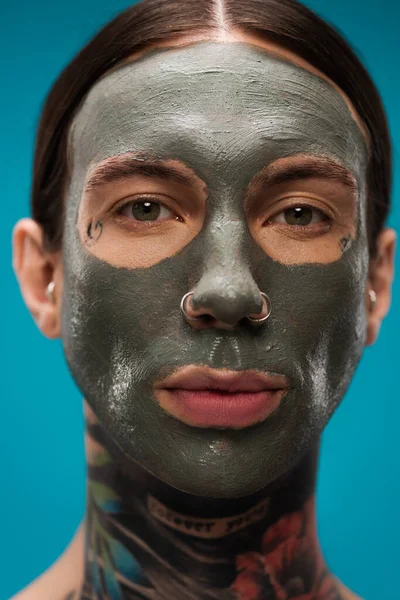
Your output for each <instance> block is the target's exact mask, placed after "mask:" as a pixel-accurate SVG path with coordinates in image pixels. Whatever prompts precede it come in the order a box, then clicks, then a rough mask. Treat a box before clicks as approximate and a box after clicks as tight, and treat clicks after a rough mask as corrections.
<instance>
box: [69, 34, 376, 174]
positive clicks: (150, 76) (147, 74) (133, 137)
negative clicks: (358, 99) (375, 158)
mask: <svg viewBox="0 0 400 600" xmlns="http://www.w3.org/2000/svg"><path fill="white" fill-rule="evenodd" d="M72 146H73V156H74V164H75V165H79V166H80V167H81V168H82V169H83V170H85V169H87V168H88V167H89V166H90V165H91V164H96V163H98V162H100V161H101V160H103V159H105V158H107V157H109V156H114V155H117V154H121V153H125V152H129V151H132V152H143V153H144V154H149V155H151V156H154V157H157V158H177V159H179V160H182V161H183V162H184V163H186V164H188V165H189V166H191V167H192V168H193V169H194V170H195V171H196V172H197V173H198V174H199V175H200V176H201V177H202V178H204V179H205V180H207V179H209V178H210V177H211V179H212V177H213V175H218V176H219V177H221V175H224V176H225V177H226V179H227V180H229V181H231V178H232V176H237V173H238V169H240V172H241V173H246V175H245V176H244V181H243V183H246V181H245V180H246V179H249V178H250V177H251V176H253V175H254V174H255V173H256V172H257V171H258V170H259V169H261V168H262V167H263V166H265V165H266V164H269V163H270V162H273V161H274V160H276V159H278V158H280V157H282V156H289V155H293V154H297V153H311V154H319V155H324V156H330V157H332V158H334V159H336V160H338V161H339V162H341V163H342V164H343V165H344V166H345V167H347V168H349V169H350V170H351V171H352V172H353V173H354V174H355V176H356V178H357V179H359V177H360V173H361V171H362V167H363V165H364V164H365V158H366V154H367V148H366V144H365V141H364V137H363V135H362V133H361V130H360V128H359V127H358V125H357V123H356V122H355V120H354V118H353V116H352V114H351V112H350V110H349V107H348V105H347V103H346V101H345V100H344V98H343V97H342V96H341V94H340V93H339V92H338V91H337V90H336V89H335V88H334V87H333V86H332V85H330V84H329V83H328V82H327V81H325V80H323V79H321V78H319V77H318V76H317V75H315V74H313V73H310V72H309V71H307V70H305V69H304V68H302V67H299V66H297V65H295V64H293V63H290V62H288V61H287V60H284V59H283V58H279V57H276V56H274V55H271V54H268V53H267V52H266V51H265V50H263V49H261V48H259V47H256V46H254V45H251V44H248V43H241V42H240V43H239V42H236V43H230V44H226V43H218V42H200V43H196V44H193V45H191V46H186V47H183V48H182V47H181V48H173V49H158V50H156V51H154V52H152V53H149V54H146V55H145V56H143V57H142V58H140V59H139V60H137V61H134V62H130V63H126V64H123V65H121V66H120V67H118V68H117V69H116V70H114V71H113V72H110V73H108V74H107V75H106V76H105V77H103V78H102V79H101V80H100V81H99V82H97V83H96V84H95V86H94V87H93V88H92V89H91V91H90V93H89V94H88V96H87V98H86V99H85V101H84V103H83V105H82V107H81V109H80V111H79V113H78V114H77V116H76V117H75V120H74V123H73V126H72Z"/></svg>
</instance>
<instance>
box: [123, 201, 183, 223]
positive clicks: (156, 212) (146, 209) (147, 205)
mask: <svg viewBox="0 0 400 600" xmlns="http://www.w3.org/2000/svg"><path fill="white" fill-rule="evenodd" d="M118 213H119V214H120V215H124V216H125V217H131V218H132V219H134V220H136V221H157V220H159V219H160V218H161V219H166V218H170V217H174V214H173V213H172V212H171V211H170V210H169V208H167V207H166V206H164V205H163V204H160V203H159V202H154V201H152V200H140V201H136V202H128V203H127V204H124V206H122V207H121V208H120V209H119V210H118Z"/></svg>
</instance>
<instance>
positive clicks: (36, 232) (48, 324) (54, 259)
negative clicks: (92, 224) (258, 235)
mask: <svg viewBox="0 0 400 600" xmlns="http://www.w3.org/2000/svg"><path fill="white" fill-rule="evenodd" d="M60 264H61V260H60V256H59V254H58V253H49V252H47V251H46V250H44V248H43V232H42V229H41V227H40V225H39V224H38V223H36V221H34V220H33V219H21V220H20V221H18V223H17V224H16V225H15V227H14V230H13V268H14V272H15V274H16V277H17V279H18V282H19V285H20V289H21V293H22V296H23V298H24V301H25V304H26V305H27V307H28V309H29V311H30V313H31V314H32V317H33V319H34V321H35V322H36V324H37V326H38V327H39V329H40V331H41V332H42V333H43V335H45V336H46V337H48V338H50V339H54V338H57V337H60V310H61V294H57V292H56V290H54V293H53V295H54V301H52V300H51V299H50V298H49V297H48V295H47V294H46V288H47V286H48V284H49V283H50V281H52V280H53V279H55V278H57V279H58V280H60V274H59V271H60ZM59 283H60V286H59V287H60V288H61V287H62V285H61V284H62V281H59Z"/></svg>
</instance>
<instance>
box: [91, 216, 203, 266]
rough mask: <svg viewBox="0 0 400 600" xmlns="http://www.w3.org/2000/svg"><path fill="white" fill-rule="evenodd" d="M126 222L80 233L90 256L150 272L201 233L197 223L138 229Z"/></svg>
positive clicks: (102, 224)
mask: <svg viewBox="0 0 400 600" xmlns="http://www.w3.org/2000/svg"><path fill="white" fill-rule="evenodd" d="M126 221H128V222H127V223H124V225H120V224H117V223H115V221H113V220H112V219H107V218H105V219H102V220H98V221H96V222H92V223H89V225H88V226H87V227H86V231H83V232H80V238H81V242H82V244H83V245H84V247H85V249H86V250H87V252H89V253H90V254H93V255H94V256H96V257H97V258H99V259H101V260H103V261H106V262H107V263H109V264H110V265H113V266H115V267H124V268H128V269H138V268H147V267H151V266H152V265H155V264H157V263H158V262H160V261H162V260H164V259H166V258H170V257H171V256H174V255H175V254H177V253H178V252H179V251H180V250H182V249H183V248H184V247H185V246H187V244H189V243H190V242H191V241H192V240H193V238H194V237H195V236H196V235H197V234H198V232H199V231H200V229H201V223H200V222H197V221H194V220H190V221H188V222H185V223H181V222H178V221H176V220H169V221H167V222H165V223H161V224H159V225H154V224H153V225H152V224H149V225H146V224H145V225H143V224H142V225H139V226H135V224H134V223H132V221H131V222H129V220H128V219H126Z"/></svg>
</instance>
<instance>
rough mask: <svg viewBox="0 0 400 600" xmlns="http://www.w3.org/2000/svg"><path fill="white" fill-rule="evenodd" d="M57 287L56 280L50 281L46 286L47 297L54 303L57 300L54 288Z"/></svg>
mask: <svg viewBox="0 0 400 600" xmlns="http://www.w3.org/2000/svg"><path fill="white" fill-rule="evenodd" d="M55 287H56V284H55V282H54V281H50V283H49V285H48V286H47V288H46V297H47V299H48V300H49V301H50V302H52V303H53V304H54V302H55V298H54V288H55Z"/></svg>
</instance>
